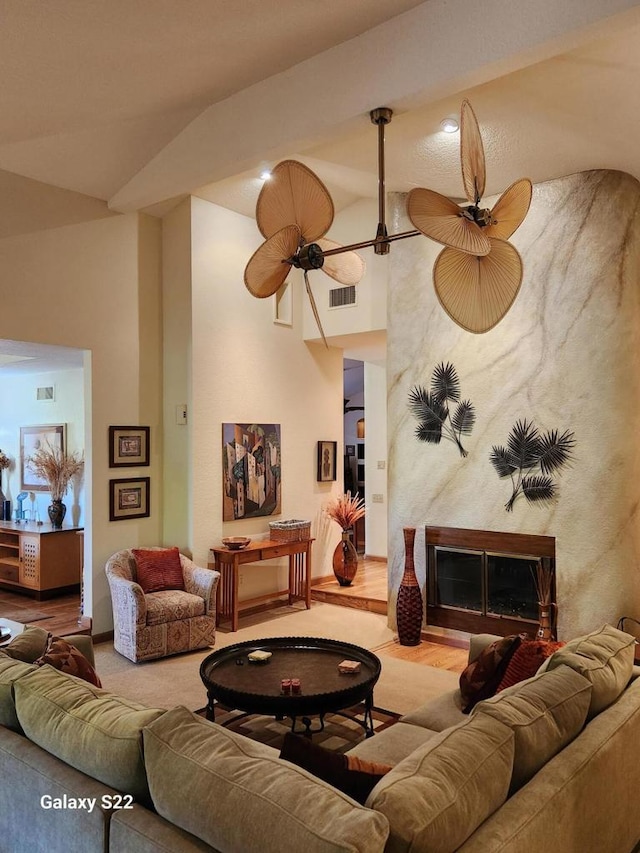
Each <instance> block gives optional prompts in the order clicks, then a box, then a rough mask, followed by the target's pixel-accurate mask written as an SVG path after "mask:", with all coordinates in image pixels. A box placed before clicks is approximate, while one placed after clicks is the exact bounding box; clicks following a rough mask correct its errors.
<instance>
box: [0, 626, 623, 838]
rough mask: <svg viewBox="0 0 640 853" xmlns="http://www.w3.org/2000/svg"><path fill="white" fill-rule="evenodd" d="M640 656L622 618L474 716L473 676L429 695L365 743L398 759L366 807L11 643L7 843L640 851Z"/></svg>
mask: <svg viewBox="0 0 640 853" xmlns="http://www.w3.org/2000/svg"><path fill="white" fill-rule="evenodd" d="M493 639H495V638H493V637H490V636H488V635H484V636H481V637H476V638H474V639H473V642H472V647H471V649H470V657H471V658H473V657H474V656H475V655H477V654H478V653H479V651H480V649H481V648H482V647H483V645H484V644H486V643H488V642H490V641H492V640H493ZM633 658H634V639H633V637H631V636H629V635H627V634H624V633H623V632H620V631H617V630H616V629H615V628H611V627H610V626H605V628H603V629H601V630H600V631H597V632H594V633H593V634H590V635H588V636H586V637H583V638H580V639H578V640H575V641H573V642H572V643H569V644H568V645H567V646H565V647H564V648H563V649H561V650H560V652H556V654H555V655H554V656H553V657H552V658H551V659H550V660H549V662H548V663H547V665H546V667H545V669H544V671H543V672H540V673H539V674H537V675H536V676H534V678H532V679H529V680H528V681H526V682H522V683H520V684H517V685H515V686H514V687H512V688H508V689H507V690H505V691H503V692H502V693H501V694H499V695H498V696H496V697H494V698H492V699H488V700H485V701H484V702H481V703H479V704H478V705H477V706H476V707H475V709H474V710H473V712H472V713H471V714H470V715H464V714H462V712H461V710H460V699H459V692H458V691H457V690H455V689H453V690H451V691H450V692H448V693H447V694H443V695H442V696H439V697H438V698H436V699H435V700H432V701H431V702H429V703H426V704H425V705H424V706H423V707H421V708H418V709H416V711H414V712H413V713H411V714H408V715H406V716H405V717H404V718H402V720H401V722H399V723H397V724H396V725H394V726H392V727H390V728H388V729H386V730H385V731H383V732H382V733H380V734H377V735H376V736H375V737H373V738H370V739H368V740H365V741H362V742H361V743H360V744H358V745H357V746H356V747H355V748H354V749H353V750H352V751H351V752H352V753H353V754H355V755H359V756H360V757H361V758H365V759H373V760H376V761H386V762H388V763H390V764H392V765H393V769H392V770H391V771H390V772H389V773H387V774H386V775H385V776H384V777H383V778H382V780H381V781H380V782H378V784H377V785H376V786H375V787H374V788H373V790H372V792H371V794H370V795H369V798H368V800H367V802H366V804H365V805H364V806H361V805H359V804H357V803H356V802H354V801H353V800H351V799H350V798H349V797H347V796H346V795H344V794H342V793H341V792H339V791H337V790H336V789H335V788H333V787H332V786H330V785H328V784H326V783H324V782H322V781H320V780H319V779H317V778H315V777H314V776H312V775H311V774H309V773H307V772H306V771H305V770H302V769H301V768H299V767H296V766H294V765H292V764H289V763H288V762H285V761H282V760H280V759H279V757H278V753H277V751H275V750H273V749H271V748H269V747H267V746H265V745H263V744H259V743H256V742H253V741H250V740H248V739H246V738H243V737H242V736H240V735H237V734H235V733H233V732H230V731H228V730H226V729H224V728H222V727H220V726H217V725H215V724H212V723H209V722H207V721H206V720H204V719H202V718H201V717H199V716H197V715H195V714H193V713H191V712H190V711H188V710H187V709H185V708H181V707H177V708H174V709H173V710H171V711H162V710H160V709H149V708H144V707H143V706H140V705H137V704H136V703H133V702H129V701H127V700H124V699H121V698H120V697H117V696H114V695H112V694H110V693H108V692H107V691H104V690H100V689H98V688H96V687H93V686H92V685H90V684H87V683H85V682H82V681H79V680H78V679H76V678H74V677H72V676H68V675H63V674H62V673H60V672H58V671H57V670H54V669H52V668H51V667H42V668H36V667H33V666H32V665H30V664H28V663H22V662H19V661H15V660H12V659H10V658H6V657H5V656H3V655H2V654H0V778H1V779H2V784H1V785H0V850H2V851H3V853H4V851H7V853H13V851H16V853H17V851H22V850H25V849H46V850H47V851H51V853H54V851H61V853H62V851H64V853H74V851H76V850H77V851H82V853H90V851H105V853H106V851H126V853H138V851H140V853H147V851H149V853H151V851H172V853H173V851H187V853H188V851H203V850H218V851H223V853H234V852H235V851H237V853H251V851H260V853H270V851H274V853H275V851H295V853H297V851H302V850H304V851H305V853H315V851H318V852H319V853H325V851H326V853H329V851H331V853H336V852H337V851H349V853H357V851H362V853H376V851H383V850H386V851H389V853H396V851H412V853H420V851H424V853H436V851H437V853H445V851H453V850H460V851H464V853H494V851H495V853H498V851H500V853H529V851H531V853H534V851H535V853H541V851H542V852H543V853H544V851H554V853H555V851H562V853H588V851H594V853H596V851H597V853H630V851H631V850H632V848H633V847H634V845H635V844H636V843H637V842H638V840H639V839H640V812H638V810H637V809H636V808H635V798H636V793H635V792H636V791H637V790H639V789H640V746H639V745H640V679H635V678H634V672H633ZM130 794H134V797H133V801H132V800H131V797H130V796H128V795H130ZM43 798H44V799H43ZM91 801H94V803H95V805H94V808H93V809H89V807H88V806H89V805H90V802H91ZM52 802H53V803H54V804H56V805H60V806H66V807H61V808H55V807H51V808H49V807H48V806H49V805H50V803H52ZM124 806H126V807H124ZM129 806H130V807H129Z"/></svg>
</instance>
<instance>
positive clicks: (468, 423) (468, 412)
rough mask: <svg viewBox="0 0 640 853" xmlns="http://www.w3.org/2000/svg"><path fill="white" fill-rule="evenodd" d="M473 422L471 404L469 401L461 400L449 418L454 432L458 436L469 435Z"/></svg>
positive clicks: (474, 413) (473, 409)
mask: <svg viewBox="0 0 640 853" xmlns="http://www.w3.org/2000/svg"><path fill="white" fill-rule="evenodd" d="M475 422H476V412H475V408H474V406H473V403H472V402H471V401H470V400H462V402H461V403H459V404H458V407H457V409H456V410H455V412H454V414H453V417H452V418H451V423H452V424H453V428H454V430H455V431H456V432H457V433H458V434H461V435H469V434H470V433H471V430H472V429H473V425H474V424H475Z"/></svg>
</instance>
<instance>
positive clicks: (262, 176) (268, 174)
mask: <svg viewBox="0 0 640 853" xmlns="http://www.w3.org/2000/svg"><path fill="white" fill-rule="evenodd" d="M270 177H271V172H270V171H269V170H268V169H265V170H264V172H260V180H261V181H268V180H269V178H270Z"/></svg>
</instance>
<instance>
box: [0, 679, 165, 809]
mask: <svg viewBox="0 0 640 853" xmlns="http://www.w3.org/2000/svg"><path fill="white" fill-rule="evenodd" d="M14 696H15V703H16V713H17V716H18V720H19V722H20V725H21V726H22V728H23V729H24V732H25V734H26V735H27V737H28V738H29V740H32V741H33V742H34V743H36V744H38V746H41V747H42V748H43V749H46V750H47V752H50V753H51V754H52V755H55V756H57V757H58V758H60V759H61V760H62V761H66V763H67V764H70V765H71V766H72V767H75V768H76V770H81V771H82V772H83V773H86V774H87V775H88V776H92V777H93V778H94V779H98V780H99V781H100V782H104V784H105V785H109V786H111V787H112V788H116V789H117V790H118V791H122V792H124V793H127V794H132V795H133V796H134V797H135V798H136V799H137V800H141V801H142V802H148V801H149V789H148V786H147V779H146V774H145V769H144V763H143V760H142V734H141V730H142V727H143V726H145V725H147V723H151V722H152V721H153V720H155V719H157V718H158V717H159V716H161V715H162V714H164V713H165V711H164V710H161V709H158V708H145V707H144V706H143V705H139V704H138V703H137V702H130V701H129V700H127V699H121V698H120V697H118V696H114V695H113V694H111V693H108V692H107V691H106V690H101V689H100V688H98V687H94V686H93V685H92V684H89V683H88V682H86V681H81V680H80V679H78V678H74V676H72V675H66V674H65V673H62V672H58V670H56V669H53V668H52V667H50V666H46V665H45V666H43V667H41V668H40V669H37V670H36V671H35V672H31V673H29V674H27V675H24V676H23V677H22V678H20V679H19V680H18V681H16V682H15V684H14Z"/></svg>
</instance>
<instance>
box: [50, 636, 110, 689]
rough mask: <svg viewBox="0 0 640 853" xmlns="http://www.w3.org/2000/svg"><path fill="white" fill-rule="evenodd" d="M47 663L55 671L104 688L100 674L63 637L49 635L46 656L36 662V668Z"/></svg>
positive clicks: (78, 650)
mask: <svg viewBox="0 0 640 853" xmlns="http://www.w3.org/2000/svg"><path fill="white" fill-rule="evenodd" d="M47 663H48V664H49V665H50V666H52V667H53V668H54V669H59V670H60V672H66V673H68V674H69V675H75V676H76V677H77V678H82V679H83V680H84V681H88V682H89V683H90V684H94V685H95V686H96V687H102V684H101V682H100V679H99V678H98V673H97V672H96V671H95V669H94V668H93V667H92V666H91V664H90V663H89V661H88V660H87V659H86V657H85V656H84V655H83V654H82V652H81V651H80V649H78V648H76V647H75V646H74V645H73V643H70V642H69V641H68V640H65V639H64V638H63V637H54V636H53V634H49V642H48V644H47V648H46V649H45V651H44V654H43V655H41V656H40V657H39V658H36V660H35V661H34V664H35V665H36V666H44V665H45V664H47Z"/></svg>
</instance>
